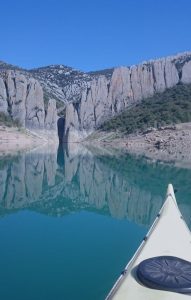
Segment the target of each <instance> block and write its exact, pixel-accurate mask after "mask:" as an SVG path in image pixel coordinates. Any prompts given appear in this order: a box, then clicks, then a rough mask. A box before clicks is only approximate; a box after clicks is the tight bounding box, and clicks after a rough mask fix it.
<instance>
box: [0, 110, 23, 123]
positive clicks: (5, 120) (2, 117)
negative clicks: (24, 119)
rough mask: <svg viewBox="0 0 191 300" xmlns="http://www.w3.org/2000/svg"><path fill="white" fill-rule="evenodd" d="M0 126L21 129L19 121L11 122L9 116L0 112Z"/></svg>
mask: <svg viewBox="0 0 191 300" xmlns="http://www.w3.org/2000/svg"><path fill="white" fill-rule="evenodd" d="M0 125H2V126H3V125H4V126H7V127H21V125H20V123H19V120H13V119H12V118H11V117H10V116H9V115H6V114H4V113H3V112H0Z"/></svg>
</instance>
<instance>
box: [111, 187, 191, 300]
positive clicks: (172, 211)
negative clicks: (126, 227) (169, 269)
mask: <svg viewBox="0 0 191 300" xmlns="http://www.w3.org/2000/svg"><path fill="white" fill-rule="evenodd" d="M156 256H176V257H179V258H182V259H184V260H187V261H191V233H190V231H189V229H188V227H187V225H186V223H185V221H184V220H183V218H182V215H181V213H180V211H179V208H178V206H177V203H176V199H175V195H174V190H173V186H172V185H171V184H170V185H169V186H168V190H167V196H166V200H165V202H164V205H163V207H162V208H161V210H160V212H159V214H158V216H157V218H156V219H155V221H154V223H153V225H152V226H151V228H150V230H149V232H148V233H147V235H146V237H145V239H144V240H143V242H142V244H141V245H140V247H139V248H138V250H137V251H136V253H135V255H134V256H133V258H132V259H131V261H130V262H129V263H128V265H127V266H126V268H125V271H124V272H123V275H121V276H120V277H119V279H118V280H117V282H116V284H115V285H114V287H113V288H112V290H111V292H110V293H109V295H108V296H107V297H106V300H110V299H115V300H125V299H132V300H137V299H138V300H154V299H155V300H158V299H169V300H171V299H172V300H176V299H177V300H178V299H186V298H188V295H186V294H179V293H174V292H169V291H163V290H157V289H152V288H148V287H146V286H143V285H142V284H141V283H140V282H139V281H138V279H137V276H136V268H137V266H138V265H139V263H141V262H142V261H144V260H145V259H148V258H151V257H156Z"/></svg>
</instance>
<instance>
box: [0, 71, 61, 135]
mask: <svg viewBox="0 0 191 300" xmlns="http://www.w3.org/2000/svg"><path fill="white" fill-rule="evenodd" d="M0 112H3V113H4V114H6V115H9V116H10V117H11V118H12V119H13V120H17V121H18V122H19V123H20V125H21V126H22V127H26V128H30V129H44V128H45V129H54V130H55V129H56V122H57V111H56V102H55V100H49V103H48V109H47V114H46V113H45V107H44V96H43V90H42V87H41V85H40V83H39V82H38V81H37V80H35V79H34V78H28V77H26V76H24V75H23V74H21V73H20V71H10V70H6V71H5V70H4V71H1V72H0ZM45 114H46V117H45Z"/></svg>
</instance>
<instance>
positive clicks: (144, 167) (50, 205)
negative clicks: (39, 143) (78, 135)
mask: <svg viewBox="0 0 191 300" xmlns="http://www.w3.org/2000/svg"><path fill="white" fill-rule="evenodd" d="M164 171H165V173H164ZM175 171H176V169H174V168H170V167H161V166H156V165H151V164H147V163H146V162H143V161H136V160H133V159H132V158H131V157H128V156H121V157H115V156H114V157H113V156H109V155H108V156H103V155H99V156H98V155H96V156H93V155H92V154H91V153H90V152H89V151H88V150H83V151H80V152H79V153H78V152H76V153H73V155H72V154H71V153H70V151H69V149H67V151H66V150H64V149H63V148H62V147H59V149H58V153H57V154H55V153H54V152H53V153H52V152H44V153H35V152H33V153H28V154H23V155H21V156H19V157H17V158H15V159H14V160H7V162H4V164H3V165H1V164H0V209H1V214H5V213H8V212H9V211H10V212H11V211H13V210H16V209H22V208H30V209H33V210H35V211H39V212H42V213H46V214H49V215H55V216H60V215H64V214H66V213H70V212H72V211H76V210H81V209H91V210H97V211H99V212H100V213H106V214H110V215H112V216H113V217H116V218H128V219H130V220H133V221H135V222H137V223H140V224H149V223H151V221H152V220H153V218H154V217H155V216H156V214H157V212H158V210H159V208H160V207H161V205H162V202H163V195H161V194H162V193H163V192H164V191H165V188H166V184H167V183H168V181H169V180H170V179H169V178H170V177H171V178H172V176H174V177H175V179H176V182H175V183H176V187H177V188H178V186H179V182H180V183H181V180H182V178H184V176H185V178H189V174H190V173H191V172H190V171H188V170H187V171H185V170H178V169H177V171H176V173H175ZM185 172H189V174H187V173H186V174H184V173H185ZM172 179H173V178H172ZM187 181H188V179H187ZM186 184H187V185H188V182H186V181H185V182H184V186H186ZM183 192H184V193H183V198H184V199H185V198H187V197H188V196H189V195H187V192H188V189H187V190H185V191H183ZM179 198H180V197H178V199H179ZM184 199H183V200H184ZM182 208H183V210H184V211H186V210H187V212H188V205H187V204H186V201H184V205H183V206H182Z"/></svg>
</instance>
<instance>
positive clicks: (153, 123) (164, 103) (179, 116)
mask: <svg viewBox="0 0 191 300" xmlns="http://www.w3.org/2000/svg"><path fill="white" fill-rule="evenodd" d="M184 122H191V85H183V84H179V85H177V86H176V87H174V88H171V89H167V90H166V91H165V92H163V93H160V94H155V95H154V96H153V97H151V98H148V99H145V100H143V101H142V102H141V103H139V104H137V105H136V106H134V107H132V108H129V109H127V110H125V111H123V112H122V113H121V114H119V115H118V116H116V117H113V118H111V119H110V120H108V121H106V122H105V123H104V124H102V125H101V126H100V128H99V129H101V130H104V131H120V132H123V133H125V134H130V133H134V132H141V131H144V130H146V129H147V128H149V127H155V128H160V127H161V126H165V125H169V124H177V123H184Z"/></svg>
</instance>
